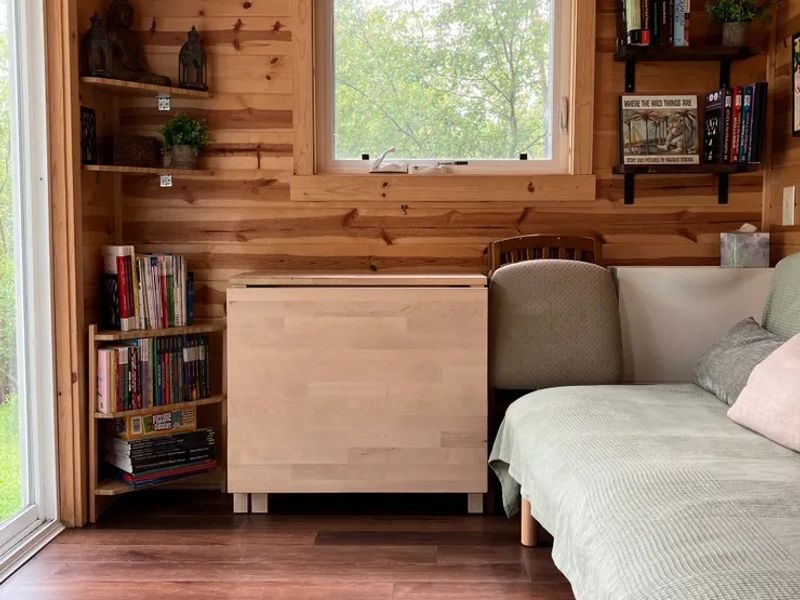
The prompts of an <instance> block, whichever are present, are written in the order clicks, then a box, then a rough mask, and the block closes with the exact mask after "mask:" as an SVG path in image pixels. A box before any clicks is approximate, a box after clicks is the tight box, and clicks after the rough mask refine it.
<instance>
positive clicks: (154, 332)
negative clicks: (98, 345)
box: [94, 321, 225, 342]
mask: <svg viewBox="0 0 800 600" xmlns="http://www.w3.org/2000/svg"><path fill="white" fill-rule="evenodd" d="M223 329H225V323H224V322H221V321H219V322H210V323H199V324H197V325H187V326H185V327H167V328H165V329H134V330H133V331H116V330H104V331H101V330H97V331H95V334H94V341H95V342H124V341H126V340H138V339H142V338H154V337H167V336H170V335H191V334H193V333H214V332H215V331H222V330H223Z"/></svg>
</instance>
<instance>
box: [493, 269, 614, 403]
mask: <svg viewBox="0 0 800 600" xmlns="http://www.w3.org/2000/svg"><path fill="white" fill-rule="evenodd" d="M489 311H490V323H489V331H490V334H489V339H490V359H489V379H490V382H491V384H492V385H493V386H494V387H496V388H503V389H517V390H532V389H540V388H547V387H555V386H563V385H591V384H603V383H617V382H618V381H619V380H620V377H621V374H622V351H621V342H620V325H619V307H618V304H617V294H616V290H615V288H614V283H613V281H612V278H611V274H610V273H609V272H608V270H606V269H604V268H603V267H599V266H597V265H592V264H589V263H584V262H578V261H568V260H532V261H525V262H521V263H516V264H511V265H506V266H504V267H501V268H500V269H498V270H497V271H495V272H494V274H493V275H492V280H491V282H490V288H489Z"/></svg>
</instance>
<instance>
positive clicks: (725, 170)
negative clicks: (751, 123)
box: [612, 164, 761, 204]
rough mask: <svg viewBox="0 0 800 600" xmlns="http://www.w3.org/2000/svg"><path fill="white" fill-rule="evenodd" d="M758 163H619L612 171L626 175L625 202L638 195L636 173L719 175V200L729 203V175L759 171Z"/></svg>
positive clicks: (722, 202)
mask: <svg viewBox="0 0 800 600" xmlns="http://www.w3.org/2000/svg"><path fill="white" fill-rule="evenodd" d="M760 168H761V165H757V164H700V165H617V166H615V167H614V168H613V169H612V171H613V173H614V174H615V175H624V176H625V204H633V200H634V198H635V196H636V183H635V179H634V176H635V175H706V174H707V175H717V177H718V186H717V202H719V203H720V204H727V203H728V175H730V174H731V173H748V172H751V171H758V170H759V169H760Z"/></svg>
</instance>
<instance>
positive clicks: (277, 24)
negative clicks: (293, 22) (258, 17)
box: [272, 21, 283, 33]
mask: <svg viewBox="0 0 800 600" xmlns="http://www.w3.org/2000/svg"><path fill="white" fill-rule="evenodd" d="M282 27H283V23H281V22H280V21H275V23H274V24H273V25H272V32H273V33H278V32H279V31H280V30H281V28H282Z"/></svg>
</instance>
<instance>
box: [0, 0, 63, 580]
mask: <svg viewBox="0 0 800 600" xmlns="http://www.w3.org/2000/svg"><path fill="white" fill-rule="evenodd" d="M42 6H43V3H41V2H40V3H36V2H30V1H29V0H0V581H2V580H3V578H4V577H5V576H6V575H8V574H9V572H10V570H11V569H12V568H13V567H14V566H15V565H16V564H19V562H20V561H22V560H24V559H25V558H26V556H27V554H28V553H29V552H31V551H32V549H34V548H35V547H36V546H37V544H41V543H42V542H43V541H45V540H46V539H49V537H51V536H52V535H54V534H55V533H56V532H57V531H58V528H59V527H60V526H59V524H58V523H57V522H56V520H55V518H56V513H57V509H56V467H55V464H56V463H55V424H54V405H55V397H54V391H53V380H52V377H53V354H52V332H51V323H52V319H51V305H50V287H51V286H50V244H49V240H50V229H49V216H48V215H49V212H48V210H49V209H48V207H49V202H48V188H47V164H48V160H47V148H46V139H47V135H46V133H47V128H46V123H45V118H46V107H45V93H44V88H45V70H44V35H43V33H44V27H43V21H42Z"/></svg>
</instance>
